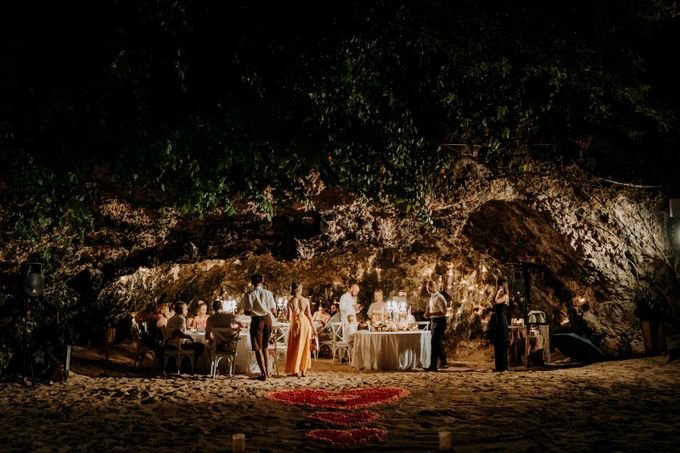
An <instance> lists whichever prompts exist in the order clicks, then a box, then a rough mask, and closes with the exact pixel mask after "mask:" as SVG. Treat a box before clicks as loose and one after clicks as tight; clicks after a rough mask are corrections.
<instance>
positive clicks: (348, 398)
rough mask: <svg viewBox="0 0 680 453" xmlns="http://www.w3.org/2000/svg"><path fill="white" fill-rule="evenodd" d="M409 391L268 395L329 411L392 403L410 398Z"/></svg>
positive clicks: (383, 389) (310, 391)
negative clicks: (406, 397)
mask: <svg viewBox="0 0 680 453" xmlns="http://www.w3.org/2000/svg"><path fill="white" fill-rule="evenodd" d="M408 394H409V393H408V391H407V390H404V389H402V388H399V387H371V388H364V389H347V390H321V389H305V390H278V391H276V390H275V391H272V392H269V393H267V394H266V397H267V399H270V400H274V401H280V402H282V403H286V404H295V405H302V406H309V407H323V408H329V409H359V408H363V407H369V406H375V405H378V404H385V403H390V402H393V401H397V400H399V399H401V398H403V397H405V396H408Z"/></svg>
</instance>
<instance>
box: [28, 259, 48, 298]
mask: <svg viewBox="0 0 680 453" xmlns="http://www.w3.org/2000/svg"><path fill="white" fill-rule="evenodd" d="M25 266H26V267H25V269H24V293H26V295H27V296H28V297H40V296H42V295H43V291H44V290H45V277H44V275H43V265H42V263H26V265H25Z"/></svg>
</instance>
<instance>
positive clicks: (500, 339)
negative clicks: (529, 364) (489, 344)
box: [493, 280, 510, 371]
mask: <svg viewBox="0 0 680 453" xmlns="http://www.w3.org/2000/svg"><path fill="white" fill-rule="evenodd" d="M509 303H510V292H509V290H508V282H506V281H505V280H501V281H500V282H499V288H498V292H497V293H496V297H495V299H494V307H493V308H494V319H493V322H495V323H496V325H495V336H494V341H493V350H494V359H495V361H496V369H495V371H508V318H507V316H506V314H505V312H506V309H507V307H508V304H509Z"/></svg>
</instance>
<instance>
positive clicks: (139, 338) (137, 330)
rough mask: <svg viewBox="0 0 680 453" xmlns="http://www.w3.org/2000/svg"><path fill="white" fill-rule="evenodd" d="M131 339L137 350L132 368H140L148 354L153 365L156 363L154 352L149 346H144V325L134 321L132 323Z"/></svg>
mask: <svg viewBox="0 0 680 453" xmlns="http://www.w3.org/2000/svg"><path fill="white" fill-rule="evenodd" d="M130 330H131V332H132V339H133V340H134V341H135V342H136V343H137V350H136V351H135V361H134V362H133V364H132V366H136V367H141V366H142V363H143V362H144V358H145V357H146V356H147V354H148V353H151V354H152V356H153V360H154V364H155V363H156V351H154V349H153V348H152V347H150V346H147V345H145V344H144V336H145V335H147V333H146V332H145V330H146V329H145V328H144V323H142V324H139V323H137V322H136V321H134V320H133V321H132V329H130Z"/></svg>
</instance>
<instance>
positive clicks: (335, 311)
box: [328, 304, 342, 323]
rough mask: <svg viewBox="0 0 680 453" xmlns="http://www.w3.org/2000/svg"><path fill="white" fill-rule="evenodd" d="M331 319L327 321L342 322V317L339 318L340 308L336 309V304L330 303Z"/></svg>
mask: <svg viewBox="0 0 680 453" xmlns="http://www.w3.org/2000/svg"><path fill="white" fill-rule="evenodd" d="M330 314H331V319H330V320H329V321H328V322H329V323H331V322H342V319H340V310H339V309H338V305H337V304H333V305H331V313H330Z"/></svg>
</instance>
